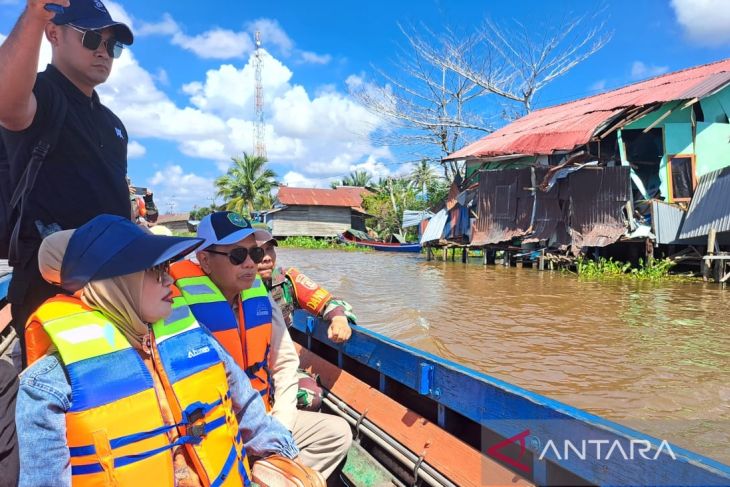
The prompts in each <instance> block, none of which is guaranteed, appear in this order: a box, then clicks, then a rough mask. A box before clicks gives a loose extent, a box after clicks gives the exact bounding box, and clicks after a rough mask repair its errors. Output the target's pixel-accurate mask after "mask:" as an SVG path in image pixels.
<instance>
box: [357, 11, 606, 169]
mask: <svg viewBox="0 0 730 487" xmlns="http://www.w3.org/2000/svg"><path fill="white" fill-rule="evenodd" d="M602 13H603V12H598V13H596V14H594V15H591V16H585V15H584V16H581V17H575V18H567V17H566V20H564V21H563V22H557V23H555V22H553V23H551V25H552V27H551V28H550V29H548V30H540V29H538V28H528V27H527V26H525V25H523V24H520V23H519V22H516V21H515V24H514V26H513V27H509V28H507V27H502V26H500V25H498V24H496V23H495V22H493V21H491V20H485V22H484V26H483V27H481V28H479V29H476V30H475V32H473V33H468V34H458V35H457V34H456V33H455V32H454V31H453V30H451V29H448V28H446V29H445V30H444V31H443V32H442V33H438V34H437V33H434V32H433V31H432V30H430V29H428V28H427V27H425V26H423V25H420V26H418V28H416V27H415V26H411V27H409V28H405V27H403V26H399V27H400V29H401V32H402V33H403V35H404V37H405V39H406V43H405V46H404V47H403V48H401V50H400V52H399V55H398V57H397V58H396V60H395V65H396V66H397V67H398V71H399V73H398V74H390V73H386V72H385V71H384V70H382V69H380V68H377V67H376V68H374V69H375V71H376V73H377V74H378V75H379V76H380V78H382V81H383V84H382V85H375V84H370V83H360V84H358V85H356V86H353V87H351V94H352V95H353V96H354V97H355V98H356V99H357V100H358V101H359V102H360V103H361V104H363V105H364V106H365V107H366V108H368V109H369V110H370V111H371V112H373V113H375V114H377V115H378V116H379V117H381V118H383V119H385V120H387V121H388V122H390V125H389V126H388V127H387V129H386V130H384V131H382V133H381V134H380V136H381V140H382V142H384V143H387V144H388V145H416V146H417V147H418V150H420V151H421V152H420V153H419V154H418V157H417V160H421V159H423V158H424V157H425V158H427V159H429V160H441V159H443V157H445V156H446V155H448V154H450V153H452V152H455V151H456V150H458V149H460V148H461V147H463V146H464V145H466V144H467V143H469V142H471V141H472V139H474V138H476V137H477V136H483V135H484V134H485V133H489V132H491V131H493V130H494V128H495V125H496V124H493V123H491V122H486V121H485V120H497V119H500V118H501V119H507V120H513V119H515V118H518V117H520V116H522V115H524V114H526V113H529V112H530V111H531V110H532V109H533V106H534V103H535V96H536V95H537V94H538V93H539V92H540V90H542V89H543V88H545V86H547V85H548V84H549V83H551V82H552V81H554V80H555V79H557V78H558V77H560V76H563V75H564V74H566V73H567V72H568V71H570V70H571V69H572V68H574V67H575V66H577V65H578V64H580V63H581V62H583V61H585V60H586V59H587V58H589V57H590V56H592V55H593V54H595V53H596V52H597V51H598V50H600V49H601V48H602V47H603V46H605V45H606V43H607V42H608V41H609V40H610V37H611V35H610V34H609V33H606V32H605V25H604V23H603V22H600V21H598V19H599V16H600V15H601V14H602ZM489 95H491V99H487V98H486V97H488V96H489ZM478 98H482V99H483V100H484V102H479V103H477V99H478ZM490 100H491V103H489V101H490ZM429 147H430V150H429ZM424 151H426V153H424ZM446 162H447V163H446V164H445V165H444V171H445V175H446V177H447V178H448V179H449V180H452V179H453V178H454V177H455V176H457V175H458V174H460V168H459V166H458V165H457V162H456V161H446Z"/></svg>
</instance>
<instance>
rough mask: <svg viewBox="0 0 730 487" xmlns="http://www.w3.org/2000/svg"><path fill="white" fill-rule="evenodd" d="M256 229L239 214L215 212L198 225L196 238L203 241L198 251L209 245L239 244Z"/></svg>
mask: <svg viewBox="0 0 730 487" xmlns="http://www.w3.org/2000/svg"><path fill="white" fill-rule="evenodd" d="M255 232H256V229H255V228H253V227H252V226H251V222H250V221H248V220H247V219H246V218H244V217H243V216H242V215H240V214H239V213H235V212H233V211H216V212H215V213H211V214H210V215H206V216H205V217H204V218H203V219H202V220H201V221H200V223H199V224H198V237H199V238H203V239H205V241H204V242H203V244H202V245H201V246H200V247H199V248H198V250H204V249H207V248H208V247H210V246H211V245H228V244H233V243H236V242H240V241H241V240H243V239H244V238H246V237H248V236H249V235H253V234H254V233H255Z"/></svg>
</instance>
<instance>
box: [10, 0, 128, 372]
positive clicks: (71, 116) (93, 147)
mask: <svg viewBox="0 0 730 487" xmlns="http://www.w3.org/2000/svg"><path fill="white" fill-rule="evenodd" d="M52 1H53V2H54V4H53V5H51V4H48V3H47V2H46V1H43V0H28V1H27V5H26V8H25V10H24V11H23V13H22V15H21V16H20V18H19V19H18V22H17V23H16V25H15V27H14V28H13V30H12V32H11V33H10V35H9V36H8V38H7V39H6V40H5V42H4V43H3V44H2V45H1V46H0V86H2V90H0V135H1V136H2V141H1V142H2V145H3V146H4V149H5V151H6V152H7V155H8V160H9V166H10V167H9V170H10V181H11V190H12V189H13V188H14V187H15V186H16V185H19V182H20V181H21V179H22V177H21V176H22V175H23V173H24V171H25V170H26V167H27V166H28V165H29V161H30V160H31V154H32V153H33V151H34V150H37V147H38V146H39V141H40V140H41V138H51V139H52V137H50V136H49V133H51V132H52V127H50V126H51V125H53V126H54V127H60V128H59V129H58V130H56V131H54V133H57V134H58V140H57V142H56V143H55V144H54V145H52V146H51V148H50V150H49V151H48V153H47V155H46V157H45V159H44V160H43V162H42V165H40V166H39V167H40V169H39V170H38V173H37V177H36V179H35V182H34V183H32V184H31V186H30V190H29V191H27V193H26V194H25V196H24V199H23V203H22V205H23V206H22V210H21V215H20V217H19V218H18V219H17V220H15V221H16V222H17V223H14V225H15V226H16V227H17V230H18V231H19V234H18V238H17V240H14V241H13V243H11V246H10V255H9V260H10V264H11V265H12V266H13V279H12V281H11V283H10V289H9V290H8V300H9V301H10V303H11V305H12V308H11V311H12V316H13V326H14V328H15V329H16V331H17V332H18V336H19V337H20V338H21V348H24V346H23V328H24V326H25V321H26V319H27V317H28V316H29V315H30V313H31V312H32V311H33V310H34V309H35V308H36V307H38V305H40V304H41V303H42V302H43V301H45V300H46V298H48V297H50V296H53V295H54V294H57V293H59V292H61V291H60V290H59V289H58V288H56V287H53V286H51V285H49V284H47V283H45V282H44V281H43V279H42V278H41V276H40V273H39V271H38V264H37V262H36V261H37V253H38V247H39V246H40V243H41V240H42V239H43V237H45V236H47V235H49V234H51V233H53V232H55V231H58V230H61V229H70V228H77V227H80V226H81V225H83V224H84V223H86V222H87V221H89V220H90V219H91V218H93V217H94V216H96V215H99V214H101V213H109V214H113V215H120V216H124V217H126V218H129V215H130V203H129V193H128V188H127V184H126V180H125V176H126V173H127V131H126V129H125V128H124V124H122V122H121V121H120V120H119V118H117V116H116V115H114V113H112V112H111V110H109V109H108V108H106V107H105V106H103V105H102V104H101V103H100V102H99V96H98V94H97V93H96V91H95V87H96V86H98V85H100V84H102V83H104V82H105V81H106V80H107V78H108V77H109V74H110V73H111V69H112V64H113V61H114V58H117V57H119V56H120V55H121V53H122V48H123V46H124V45H130V44H132V41H133V36H132V32H131V30H130V29H129V27H128V26H126V25H124V24H122V23H120V22H115V21H114V20H112V18H111V16H110V14H109V12H108V11H107V9H106V7H105V6H104V4H103V3H102V2H101V1H100V0H70V1H69V0H52ZM54 12H56V13H54ZM44 34H45V37H46V39H48V41H49V42H50V43H51V46H52V50H53V57H52V60H51V64H50V65H48V67H47V68H46V70H45V71H43V72H41V73H36V69H37V66H38V57H39V53H40V46H41V41H42V38H43V35H44ZM59 104H60V105H59ZM59 106H63V107H64V108H63V109H61V110H59V108H58V107H59ZM59 113H60V114H62V115H63V118H61V120H63V122H62V123H60V124H58V123H57V122H56V121H55V120H54V119H58V118H59V115H58V114H59ZM26 187H27V186H26ZM23 364H24V365H25V352H23Z"/></svg>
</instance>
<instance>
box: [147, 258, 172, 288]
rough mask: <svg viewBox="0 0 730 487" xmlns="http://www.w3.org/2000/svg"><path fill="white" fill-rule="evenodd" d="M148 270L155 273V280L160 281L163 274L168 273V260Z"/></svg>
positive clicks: (162, 278)
mask: <svg viewBox="0 0 730 487" xmlns="http://www.w3.org/2000/svg"><path fill="white" fill-rule="evenodd" d="M148 270H149V271H151V272H155V273H157V282H159V283H162V281H164V280H165V276H167V275H169V274H170V261H169V260H168V261H167V262H163V263H162V264H157V265H156V266H154V267H151V268H150V269H148Z"/></svg>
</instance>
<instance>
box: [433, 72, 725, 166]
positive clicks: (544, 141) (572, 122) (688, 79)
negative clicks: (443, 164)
mask: <svg viewBox="0 0 730 487" xmlns="http://www.w3.org/2000/svg"><path fill="white" fill-rule="evenodd" d="M729 82H730V59H725V60H722V61H718V62H715V63H711V64H705V65H702V66H696V67H694V68H689V69H684V70H681V71H676V72H674V73H669V74H665V75H662V76H657V77H655V78H651V79H648V80H645V81H641V82H639V83H634V84H631V85H628V86H624V87H623V88H618V89H615V90H612V91H609V92H606V93H602V94H599V95H594V96H590V97H587V98H582V99H580V100H575V101H572V102H569V103H563V104H561V105H555V106H552V107H548V108H544V109H542V110H536V111H534V112H532V113H530V114H528V115H526V116H524V117H522V118H520V119H519V120H516V121H514V122H512V123H511V124H509V125H507V126H505V127H503V128H501V129H499V130H497V131H496V132H493V133H491V134H489V135H487V136H486V137H484V138H482V139H481V140H478V141H476V142H474V143H473V144H470V145H468V146H466V147H464V148H463V149H461V150H459V151H456V152H454V153H453V154H450V155H449V156H448V157H446V159H463V158H474V157H494V156H503V155H508V154H551V153H552V152H554V151H557V150H572V149H574V148H575V147H577V146H579V145H582V144H585V143H587V142H588V141H589V140H590V138H591V137H592V136H593V135H594V134H595V132H596V130H597V129H598V128H599V127H601V126H602V125H603V124H605V123H606V122H608V121H609V120H611V119H612V118H613V117H616V116H619V115H620V114H621V113H622V112H624V111H625V110H627V109H631V108H634V107H640V106H646V105H651V104H654V103H664V102H668V101H673V100H685V99H693V98H702V97H703V96H707V95H709V94H712V93H714V92H715V91H717V90H718V89H720V88H722V87H723V86H726V85H727V84H728V83H729Z"/></svg>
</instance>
